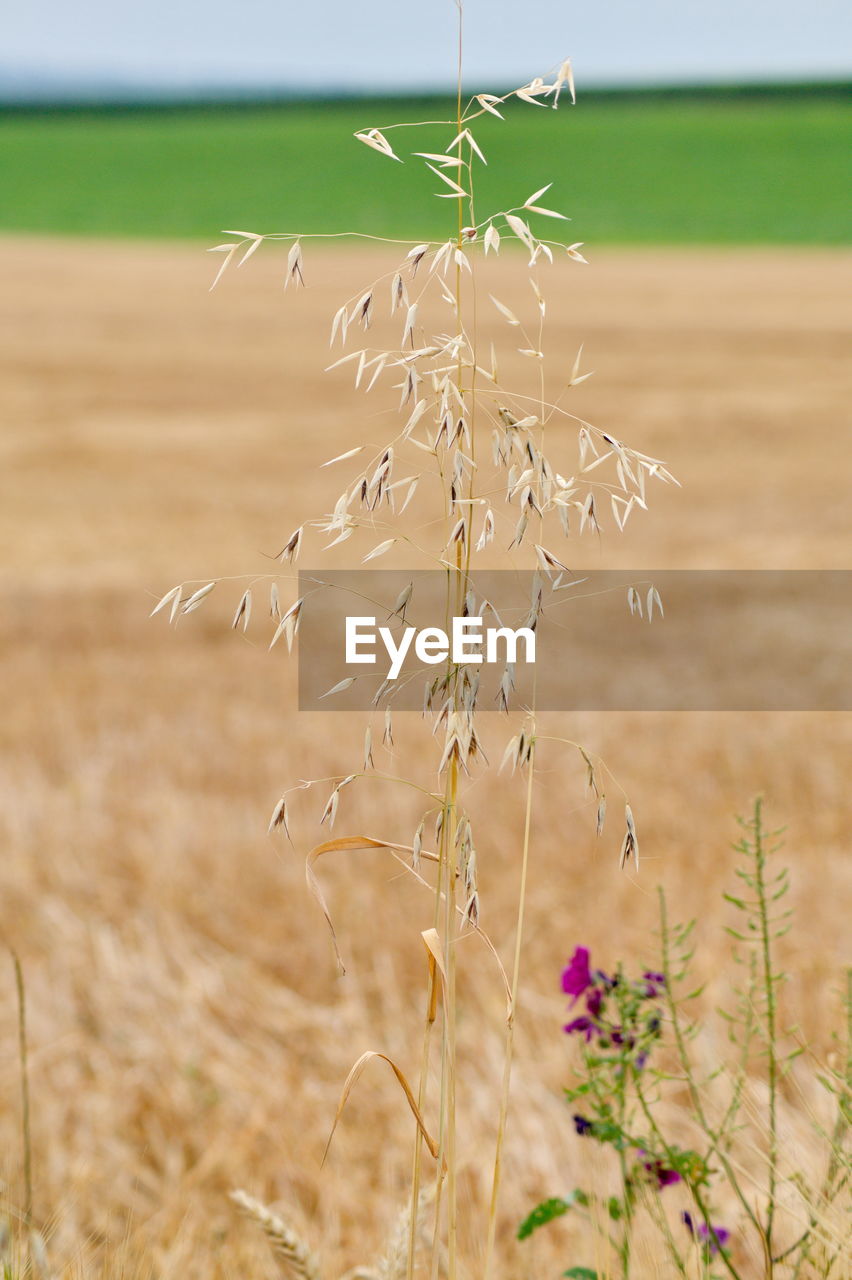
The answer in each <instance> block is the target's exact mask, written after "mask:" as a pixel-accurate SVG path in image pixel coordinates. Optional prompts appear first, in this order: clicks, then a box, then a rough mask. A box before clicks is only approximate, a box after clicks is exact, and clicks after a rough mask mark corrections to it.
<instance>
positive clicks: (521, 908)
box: [483, 736, 535, 1280]
mask: <svg viewBox="0 0 852 1280" xmlns="http://www.w3.org/2000/svg"><path fill="white" fill-rule="evenodd" d="M534 773H535V736H533V740H532V747H531V749H530V758H529V765H528V766H527V796H526V806H525V809H524V844H523V849H522V851H521V882H520V888H519V890H518V919H517V924H516V928H515V957H514V963H513V967H512V993H511V1004H510V1007H509V1013H508V1017H507V1019H506V1043H505V1048H504V1056H503V1081H502V1085H501V1088H500V1113H499V1118H498V1121H497V1142H496V1146H495V1151H494V1172H493V1175H492V1181H491V1201H490V1204H489V1208H488V1240H487V1243H486V1247H485V1268H484V1271H483V1280H489V1276H490V1275H491V1268H492V1265H493V1261H494V1244H495V1240H496V1236H497V1202H498V1199H499V1196H500V1179H501V1175H502V1169H503V1144H504V1141H505V1137H506V1122H507V1118H508V1113H509V1090H510V1088H511V1083H512V1062H513V1055H514V1045H515V1010H516V1008H517V1003H518V986H519V983H520V976H521V947H522V944H523V936H524V917H525V914H526V903H527V873H528V870H529V860H530V831H531V828H532V807H533V804H532V801H533V776H534Z"/></svg>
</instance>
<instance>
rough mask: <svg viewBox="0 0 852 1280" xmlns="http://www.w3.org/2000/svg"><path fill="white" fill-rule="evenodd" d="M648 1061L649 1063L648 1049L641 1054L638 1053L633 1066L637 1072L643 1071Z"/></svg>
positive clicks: (640, 1052)
mask: <svg viewBox="0 0 852 1280" xmlns="http://www.w3.org/2000/svg"><path fill="white" fill-rule="evenodd" d="M647 1061H648V1051H647V1049H641V1050H640V1051H639V1053H637V1055H636V1061H635V1062H634V1064H633V1065H634V1066H635V1068H636V1070H637V1071H642V1070H643V1068H644V1066H645V1063H646V1062H647Z"/></svg>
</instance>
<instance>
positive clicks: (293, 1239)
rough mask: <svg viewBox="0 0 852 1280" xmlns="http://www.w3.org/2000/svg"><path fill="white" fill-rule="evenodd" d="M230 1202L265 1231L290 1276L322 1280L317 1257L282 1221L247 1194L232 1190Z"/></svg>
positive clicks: (299, 1278)
mask: <svg viewBox="0 0 852 1280" xmlns="http://www.w3.org/2000/svg"><path fill="white" fill-rule="evenodd" d="M231 1199H232V1200H233V1202H234V1204H236V1205H239V1207H240V1208H241V1209H242V1211H243V1213H245V1214H246V1216H247V1217H249V1218H251V1219H252V1221H253V1222H256V1223H257V1225H258V1226H259V1227H260V1228H261V1229H262V1231H263V1232H264V1234H265V1236H266V1238H267V1240H268V1241H269V1243H270V1244H271V1245H272V1248H273V1249H274V1250H275V1252H276V1254H277V1255H278V1257H279V1258H281V1259H282V1261H283V1262H284V1265H285V1267H286V1268H287V1270H288V1271H289V1273H290V1275H292V1276H295V1277H296V1280H322V1277H321V1275H320V1269H319V1264H318V1263H317V1260H316V1258H315V1257H314V1255H313V1254H312V1253H311V1251H310V1249H308V1247H307V1245H306V1244H305V1243H304V1241H303V1240H301V1239H300V1237H299V1236H297V1235H296V1232H295V1231H293V1229H292V1228H291V1227H289V1226H288V1225H287V1223H286V1222H285V1221H284V1219H283V1218H279V1217H278V1214H277V1213H273V1212H272V1210H271V1209H268V1208H267V1207H266V1205H265V1204H261V1202H260V1200H255V1199H254V1197H253V1196H250V1195H248V1194H247V1193H246V1192H245V1191H232V1192H231Z"/></svg>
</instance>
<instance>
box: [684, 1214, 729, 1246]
mask: <svg viewBox="0 0 852 1280" xmlns="http://www.w3.org/2000/svg"><path fill="white" fill-rule="evenodd" d="M680 1216H681V1220H682V1221H683V1224H684V1226H685V1227H686V1229H687V1230H688V1231H689V1233H690V1235H691V1236H692V1237H693V1239H694V1240H697V1241H698V1242H699V1244H702V1245H703V1246H704V1248H705V1249H706V1250H707V1252H708V1254H709V1255H710V1257H711V1258H712V1257H713V1256H714V1255H715V1254H717V1253H718V1252H719V1250H720V1249H724V1248H725V1245H726V1244H727V1243H728V1241H729V1240H730V1238H731V1233H730V1231H728V1230H727V1229H726V1228H725V1227H709V1226H708V1225H707V1223H706V1222H699V1223H698V1224H696V1223H695V1222H694V1221H693V1217H692V1214H691V1213H690V1212H689V1210H688V1209H684V1211H683V1213H682V1214H681V1215H680Z"/></svg>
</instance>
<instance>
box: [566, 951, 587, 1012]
mask: <svg viewBox="0 0 852 1280" xmlns="http://www.w3.org/2000/svg"><path fill="white" fill-rule="evenodd" d="M591 985H592V975H591V973H590V972H589V949H588V947H577V948H576V949H575V951H574V954H573V956H572V957H571V959H570V961H569V963H568V968H567V969H564V970H563V971H562V990H563V991H564V992H565V994H566V996H573V997H574V999H575V1000H576V999H577V997H578V996H581V995H582V994H583V992H584V991H585V990H586V987H590V986H591Z"/></svg>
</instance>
